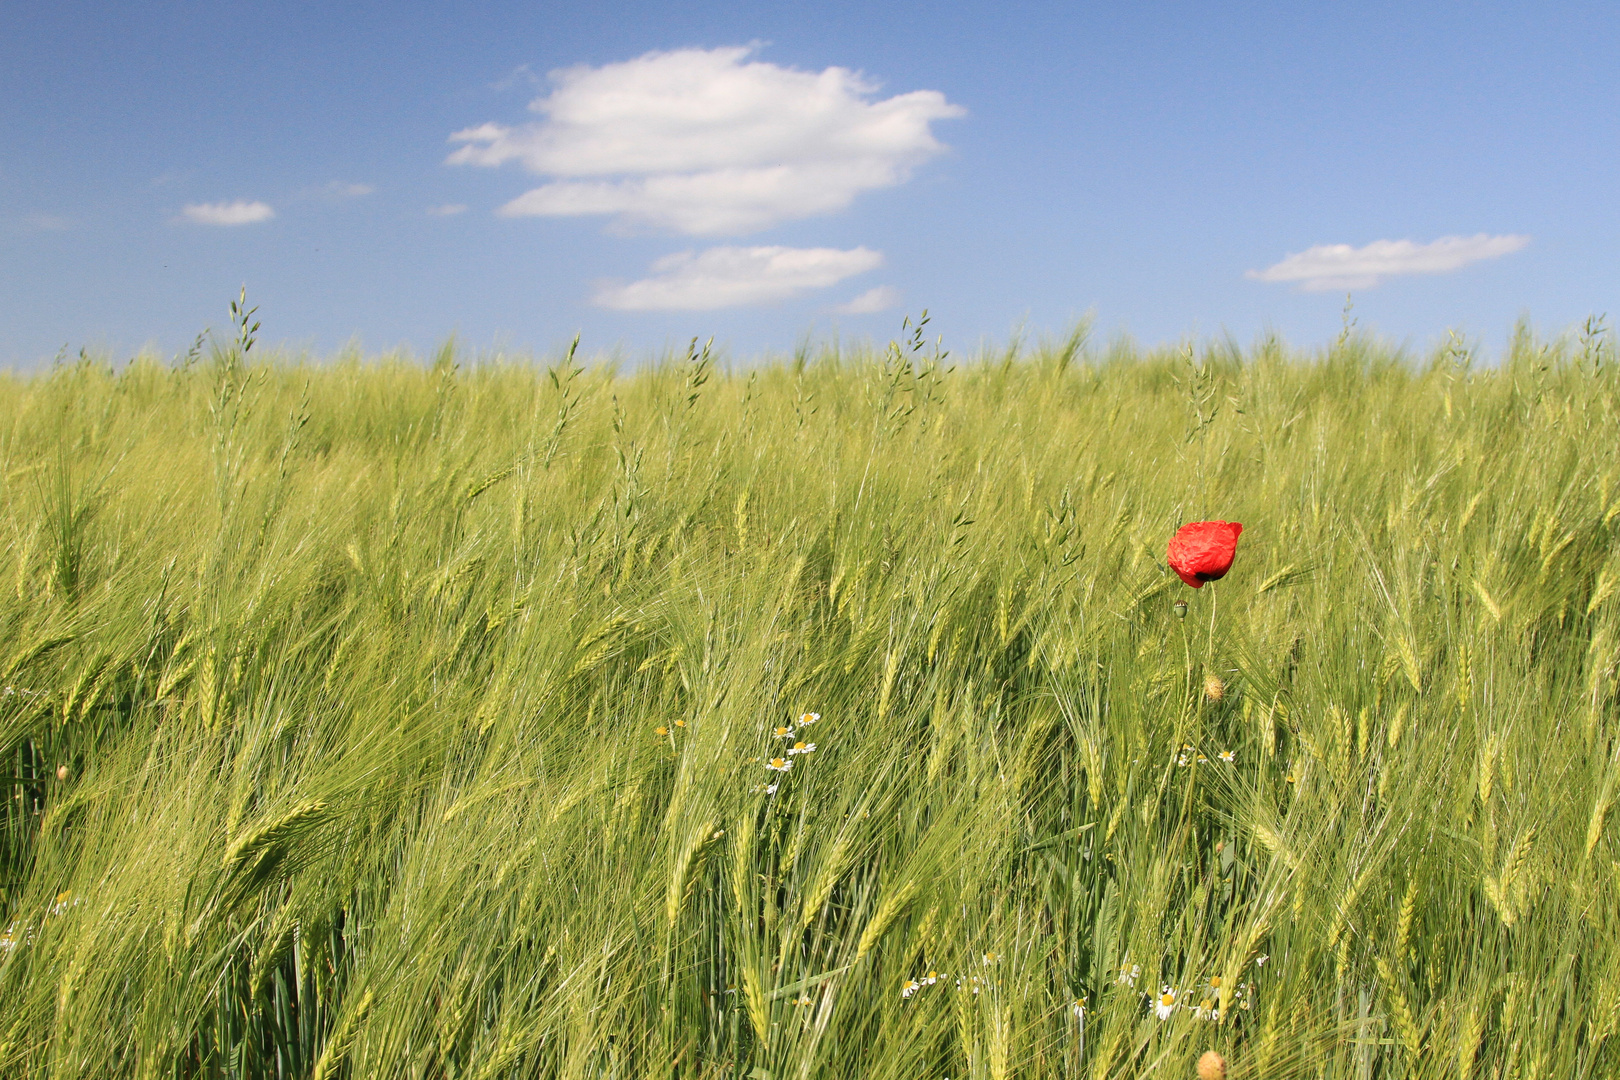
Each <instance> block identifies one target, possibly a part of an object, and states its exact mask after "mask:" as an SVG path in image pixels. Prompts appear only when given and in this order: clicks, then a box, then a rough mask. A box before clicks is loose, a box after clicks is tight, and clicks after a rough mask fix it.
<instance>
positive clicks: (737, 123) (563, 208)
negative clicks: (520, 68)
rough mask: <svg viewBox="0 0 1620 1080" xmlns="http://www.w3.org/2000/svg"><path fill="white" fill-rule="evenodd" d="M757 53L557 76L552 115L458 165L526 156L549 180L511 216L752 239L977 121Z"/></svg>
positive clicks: (495, 131) (837, 200) (903, 176)
mask: <svg viewBox="0 0 1620 1080" xmlns="http://www.w3.org/2000/svg"><path fill="white" fill-rule="evenodd" d="M754 51H755V48H754V47H752V46H747V47H736V48H720V49H679V50H675V51H673V52H651V53H647V54H646V55H644V56H640V57H637V58H636V59H634V60H626V61H623V62H620V63H613V64H604V65H602V66H601V67H589V66H585V65H581V66H579V67H572V68H565V69H563V70H561V71H553V72H551V73H550V76H549V78H550V81H551V84H552V89H551V92H550V93H549V94H548V95H546V96H545V97H541V98H536V99H535V100H534V101H532V102H530V104H529V108H530V109H531V110H532V111H533V112H536V113H540V114H542V115H543V116H544V117H545V119H544V120H541V121H538V122H531V123H528V124H519V125H515V126H509V125H505V124H496V123H486V124H480V125H478V126H476V127H470V128H466V129H464V130H462V131H458V132H455V133H454V134H452V135H451V136H450V141H451V142H452V143H459V144H461V145H460V147H459V149H457V150H456V151H455V152H454V153H452V154H451V155H450V157H449V159H448V161H449V163H450V164H452V165H483V166H490V167H493V166H499V165H502V164H504V163H506V162H517V163H518V164H520V165H522V166H523V167H524V168H525V169H527V170H528V171H529V172H532V173H536V174H539V175H542V176H546V177H548V178H549V180H548V181H547V182H546V183H543V184H542V185H541V186H539V187H537V188H533V189H531V190H529V191H528V192H526V193H524V194H523V195H520V196H518V197H517V198H515V199H513V200H512V201H511V202H509V203H507V204H506V205H505V206H503V207H501V209H500V213H501V214H502V215H503V216H507V217H527V216H545V217H574V216H581V215H596V214H601V215H608V216H610V217H612V218H613V220H614V223H615V224H616V225H617V226H618V227H620V228H629V227H651V228H654V229H669V230H672V231H675V232H680V233H687V234H689V235H694V236H738V235H742V234H744V233H750V232H756V231H758V230H760V229H765V228H769V227H770V226H772V225H776V224H778V223H780V222H783V221H791V220H794V219H796V218H802V217H808V216H810V215H813V214H824V213H830V212H832V211H836V210H842V209H844V208H845V207H847V206H848V205H849V204H850V203H851V202H853V201H854V199H855V197H856V196H857V195H859V194H860V193H861V192H863V191H869V190H873V189H877V188H886V187H893V186H895V185H897V184H903V183H905V182H906V181H907V180H908V179H910V177H911V174H912V173H913V172H914V171H915V170H916V168H917V167H918V166H920V165H921V164H923V163H924V162H926V161H928V160H929V159H931V158H934V157H936V156H938V155H939V154H942V153H944V152H945V146H944V145H943V144H942V143H940V142H939V140H938V139H936V138H935V137H934V133H933V131H932V128H931V125H932V124H933V122H934V121H936V120H946V119H950V118H953V117H958V116H962V115H964V112H963V110H962V109H961V108H960V107H959V106H957V105H953V104H951V103H950V102H948V101H946V100H945V95H944V94H942V93H940V92H939V91H937V90H915V91H912V92H910V93H906V94H897V95H895V96H893V97H889V98H882V99H879V98H877V97H876V95H877V92H878V84H877V83H875V82H873V81H871V80H870V79H868V78H867V77H866V76H864V75H862V74H860V73H859V72H855V71H851V70H849V69H847V68H840V67H829V68H827V69H825V70H824V71H821V72H813V71H797V70H794V69H792V68H785V67H780V66H778V65H776V64H770V63H765V62H763V61H760V60H756V59H754V58H753V53H754Z"/></svg>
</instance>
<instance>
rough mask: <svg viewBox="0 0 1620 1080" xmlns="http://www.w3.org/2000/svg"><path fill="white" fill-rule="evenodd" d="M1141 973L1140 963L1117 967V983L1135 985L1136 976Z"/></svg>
mask: <svg viewBox="0 0 1620 1080" xmlns="http://www.w3.org/2000/svg"><path fill="white" fill-rule="evenodd" d="M1141 974H1142V965H1141V964H1126V965H1125V966H1123V967H1121V968H1120V969H1119V985H1121V986H1135V985H1136V980H1137V977H1138V976H1140V975H1141Z"/></svg>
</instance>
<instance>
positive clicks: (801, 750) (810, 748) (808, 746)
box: [788, 739, 816, 757]
mask: <svg viewBox="0 0 1620 1080" xmlns="http://www.w3.org/2000/svg"><path fill="white" fill-rule="evenodd" d="M815 752H816V744H815V743H807V742H805V741H804V740H803V739H800V740H799V741H798V742H796V743H794V744H793V749H791V750H789V751H788V756H789V757H792V756H793V755H794V754H813V753H815Z"/></svg>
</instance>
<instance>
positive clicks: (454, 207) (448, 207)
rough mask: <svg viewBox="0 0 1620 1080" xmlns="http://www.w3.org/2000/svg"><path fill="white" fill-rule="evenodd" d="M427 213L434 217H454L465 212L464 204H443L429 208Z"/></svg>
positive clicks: (465, 205)
mask: <svg viewBox="0 0 1620 1080" xmlns="http://www.w3.org/2000/svg"><path fill="white" fill-rule="evenodd" d="M427 212H428V213H430V214H432V215H433V216H434V217H455V216H456V215H457V214H465V213H466V212H467V204H466V203H458V202H457V203H445V204H444V205H443V206H430V207H428V209H427Z"/></svg>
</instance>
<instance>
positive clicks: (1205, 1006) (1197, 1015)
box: [1193, 998, 1221, 1020]
mask: <svg viewBox="0 0 1620 1080" xmlns="http://www.w3.org/2000/svg"><path fill="white" fill-rule="evenodd" d="M1193 1018H1194V1019H1196V1020H1219V1019H1220V1018H1221V1010H1219V1009H1217V1008H1216V1007H1215V1002H1213V1001H1211V1000H1210V999H1209V998H1205V999H1204V1000H1203V1001H1200V1002H1199V1003H1198V1008H1197V1009H1195V1010H1194V1011H1193Z"/></svg>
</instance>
